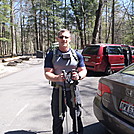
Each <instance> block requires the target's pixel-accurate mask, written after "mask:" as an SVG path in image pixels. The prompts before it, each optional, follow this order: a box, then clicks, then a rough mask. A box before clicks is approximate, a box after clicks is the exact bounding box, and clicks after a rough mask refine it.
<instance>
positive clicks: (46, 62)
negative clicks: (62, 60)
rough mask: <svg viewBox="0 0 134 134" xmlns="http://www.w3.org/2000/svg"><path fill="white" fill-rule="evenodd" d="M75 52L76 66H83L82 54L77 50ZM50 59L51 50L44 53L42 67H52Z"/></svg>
mask: <svg viewBox="0 0 134 134" xmlns="http://www.w3.org/2000/svg"><path fill="white" fill-rule="evenodd" d="M69 51H70V50H69ZM75 52H76V55H77V57H78V64H77V67H85V64H84V59H83V56H82V55H81V54H80V53H79V52H77V51H75ZM62 53H63V52H62ZM52 59H53V51H50V52H49V53H48V54H46V57H45V61H44V68H53V63H52Z"/></svg>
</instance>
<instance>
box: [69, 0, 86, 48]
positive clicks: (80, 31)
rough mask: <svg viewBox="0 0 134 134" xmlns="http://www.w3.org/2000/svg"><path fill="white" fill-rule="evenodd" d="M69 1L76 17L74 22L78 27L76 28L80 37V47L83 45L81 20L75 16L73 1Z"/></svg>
mask: <svg viewBox="0 0 134 134" xmlns="http://www.w3.org/2000/svg"><path fill="white" fill-rule="evenodd" d="M75 2H76V1H75ZM70 3H71V6H72V8H73V11H74V15H75V18H76V22H77V27H78V30H79V36H80V38H81V48H84V45H83V33H82V27H81V22H80V20H79V18H78V16H77V11H76V10H75V6H74V5H75V3H73V1H72V0H70Z"/></svg>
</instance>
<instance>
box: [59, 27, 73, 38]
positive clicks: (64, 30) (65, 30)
mask: <svg viewBox="0 0 134 134" xmlns="http://www.w3.org/2000/svg"><path fill="white" fill-rule="evenodd" d="M64 32H68V33H69V34H70V35H71V33H70V31H69V30H68V29H61V30H60V31H59V32H58V37H59V35H60V33H64Z"/></svg>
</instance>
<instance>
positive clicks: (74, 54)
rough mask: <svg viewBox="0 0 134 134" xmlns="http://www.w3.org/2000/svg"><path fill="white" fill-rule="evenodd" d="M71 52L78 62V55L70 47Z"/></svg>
mask: <svg viewBox="0 0 134 134" xmlns="http://www.w3.org/2000/svg"><path fill="white" fill-rule="evenodd" d="M71 53H72V55H73V57H74V59H75V60H76V61H77V62H78V56H77V54H76V51H75V50H74V49H72V48H71Z"/></svg>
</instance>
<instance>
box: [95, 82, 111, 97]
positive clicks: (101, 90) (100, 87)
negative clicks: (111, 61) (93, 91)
mask: <svg viewBox="0 0 134 134" xmlns="http://www.w3.org/2000/svg"><path fill="white" fill-rule="evenodd" d="M104 93H111V90H110V88H109V86H107V85H105V84H103V83H99V85H98V90H97V94H98V95H99V96H102V95H103V94H104Z"/></svg>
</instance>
